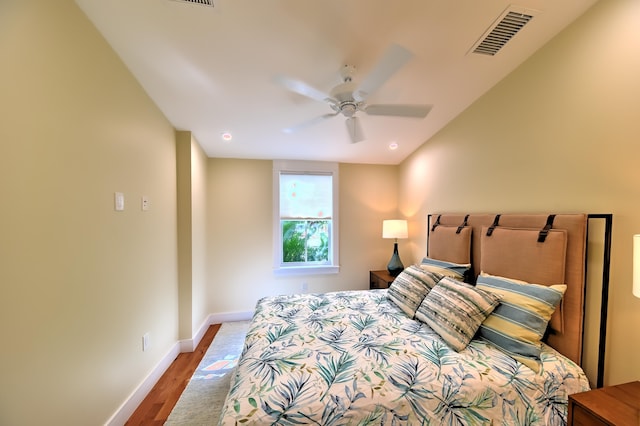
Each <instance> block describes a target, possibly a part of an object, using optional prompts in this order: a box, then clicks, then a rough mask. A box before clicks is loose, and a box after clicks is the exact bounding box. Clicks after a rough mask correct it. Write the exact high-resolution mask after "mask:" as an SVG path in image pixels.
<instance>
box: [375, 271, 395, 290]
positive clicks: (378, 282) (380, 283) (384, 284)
mask: <svg viewBox="0 0 640 426" xmlns="http://www.w3.org/2000/svg"><path fill="white" fill-rule="evenodd" d="M395 279H396V277H394V276H391V275H390V274H389V271H387V270H386V269H385V270H384V271H369V289H371V290H373V289H375V288H389V286H390V285H391V283H392V282H393V280H395Z"/></svg>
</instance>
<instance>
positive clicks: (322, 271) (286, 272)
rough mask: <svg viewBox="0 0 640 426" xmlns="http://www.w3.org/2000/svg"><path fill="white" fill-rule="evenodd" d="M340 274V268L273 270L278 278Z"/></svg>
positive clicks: (304, 267)
mask: <svg viewBox="0 0 640 426" xmlns="http://www.w3.org/2000/svg"><path fill="white" fill-rule="evenodd" d="M338 272H340V267H339V266H289V267H286V266H285V267H281V268H274V269H273V273H274V275H276V276H291V275H325V274H337V273H338Z"/></svg>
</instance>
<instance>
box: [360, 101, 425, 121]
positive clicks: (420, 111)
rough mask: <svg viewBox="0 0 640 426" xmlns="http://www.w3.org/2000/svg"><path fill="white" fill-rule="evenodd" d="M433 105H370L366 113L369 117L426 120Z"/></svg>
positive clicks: (365, 109) (366, 108)
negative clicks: (387, 116) (380, 116)
mask: <svg viewBox="0 0 640 426" xmlns="http://www.w3.org/2000/svg"><path fill="white" fill-rule="evenodd" d="M432 107H433V105H401V104H394V105H384V104H378V105H368V106H366V107H365V108H364V112H366V113H367V114H369V115H389V116H394V117H414V118H424V117H426V116H427V114H429V111H431V108H432Z"/></svg>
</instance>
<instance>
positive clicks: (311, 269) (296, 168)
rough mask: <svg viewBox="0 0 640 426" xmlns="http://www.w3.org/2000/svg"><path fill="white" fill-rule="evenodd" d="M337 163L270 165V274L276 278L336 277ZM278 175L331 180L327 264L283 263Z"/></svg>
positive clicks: (337, 261) (337, 252)
mask: <svg viewBox="0 0 640 426" xmlns="http://www.w3.org/2000/svg"><path fill="white" fill-rule="evenodd" d="M338 169H339V167H338V163H330V162H323V161H294V160H274V161H273V271H274V273H275V274H276V275H315V274H337V273H338V272H339V271H340V265H339V259H340V256H339V240H338V229H339V228H340V227H339V226H338V211H339V209H338V199H339V197H338V188H339V185H338ZM281 173H300V174H304V173H330V174H331V176H332V194H331V195H332V202H333V212H332V213H331V221H332V223H331V244H330V245H329V247H330V251H329V264H327V265H309V266H305V265H293V266H288V265H285V264H284V263H283V262H282V232H281V231H280V174H281Z"/></svg>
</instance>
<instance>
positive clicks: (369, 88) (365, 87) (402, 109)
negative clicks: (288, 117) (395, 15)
mask: <svg viewBox="0 0 640 426" xmlns="http://www.w3.org/2000/svg"><path fill="white" fill-rule="evenodd" d="M412 57H413V54H412V53H411V52H409V51H408V50H407V49H405V48H404V47H402V46H399V45H397V44H394V45H391V47H389V49H387V51H386V52H385V53H384V55H383V56H382V58H381V59H380V60H379V61H378V63H377V64H376V65H375V66H374V67H373V70H372V71H371V72H370V73H369V74H368V75H367V76H366V77H365V78H364V80H362V82H361V83H360V84H356V83H355V82H354V81H353V75H354V73H355V67H354V66H352V65H345V66H344V67H343V68H342V69H341V70H340V75H341V77H342V83H340V84H338V85H337V86H336V87H334V88H333V89H332V90H331V91H330V92H329V93H328V94H327V93H324V92H322V91H321V90H318V89H316V88H314V87H312V86H310V85H308V84H306V83H304V82H302V81H299V80H294V79H292V78H289V77H284V76H279V77H277V78H276V81H277V82H278V83H279V84H281V85H282V86H284V87H285V88H286V89H288V90H290V91H292V92H295V93H298V94H300V95H303V96H306V97H308V98H311V99H314V100H316V101H320V102H326V103H328V104H329V106H330V107H331V109H332V110H333V112H331V113H328V114H324V115H321V116H319V117H316V118H313V119H311V120H309V121H306V122H303V123H300V124H298V125H296V126H293V127H288V128H285V129H283V131H284V132H285V133H293V132H296V131H298V130H300V129H303V128H306V127H309V126H311V125H313V124H316V123H319V122H321V121H324V120H326V119H329V118H332V117H335V116H337V115H343V116H344V117H346V125H347V130H348V132H349V137H350V138H351V142H352V143H356V142H360V141H363V140H364V139H365V138H364V133H363V131H362V127H361V125H360V121H359V119H358V117H357V115H356V113H358V112H362V113H364V114H367V115H385V116H393V117H411V118H424V117H426V116H427V114H428V113H429V111H430V110H431V108H432V105H422V104H374V105H368V104H367V103H366V100H367V98H368V97H369V96H370V95H371V94H373V93H375V92H376V90H378V89H379V88H380V87H381V86H382V85H383V84H384V83H385V82H386V81H387V80H388V79H389V78H390V77H391V76H392V75H393V74H394V73H395V72H396V71H398V70H399V69H400V68H402V67H403V66H404V65H405V64H406V63H407V62H408V61H409V60H410V59H411V58H412Z"/></svg>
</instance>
